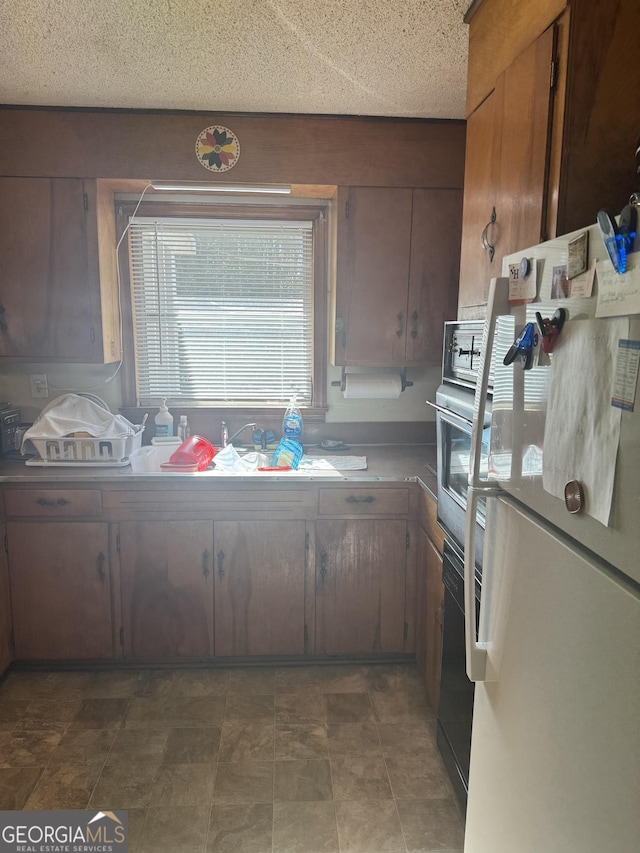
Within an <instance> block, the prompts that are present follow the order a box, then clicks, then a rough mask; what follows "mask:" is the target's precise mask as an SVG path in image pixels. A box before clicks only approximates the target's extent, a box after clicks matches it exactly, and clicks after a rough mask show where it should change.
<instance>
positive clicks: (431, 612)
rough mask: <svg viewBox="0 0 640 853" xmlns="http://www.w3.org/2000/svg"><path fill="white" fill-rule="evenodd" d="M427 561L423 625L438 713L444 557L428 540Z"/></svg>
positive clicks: (431, 689)
mask: <svg viewBox="0 0 640 853" xmlns="http://www.w3.org/2000/svg"><path fill="white" fill-rule="evenodd" d="M425 538H426V537H425ZM424 560H425V563H424V568H425V597H426V604H427V606H426V612H425V625H424V627H425V642H426V655H425V659H424V667H425V670H424V671H425V684H426V687H427V696H428V697H429V701H430V702H431V707H432V708H433V709H434V710H436V708H437V707H438V701H439V698H440V667H441V657H442V613H443V608H444V585H443V583H442V555H441V554H440V553H439V552H438V550H437V549H436V547H435V545H434V544H433V542H432V541H431V540H430V539H429V538H426V542H425V543H424Z"/></svg>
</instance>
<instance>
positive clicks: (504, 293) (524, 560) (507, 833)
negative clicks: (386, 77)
mask: <svg viewBox="0 0 640 853" xmlns="http://www.w3.org/2000/svg"><path fill="white" fill-rule="evenodd" d="M586 230H587V231H588V232H589V233H588V238H589V264H590V265H591V263H592V261H593V260H596V259H597V260H598V261H599V262H602V263H601V265H600V266H599V269H598V273H599V274H598V276H597V277H596V284H595V285H594V288H593V295H591V296H586V295H583V296H581V297H580V298H574V297H573V296H570V297H569V298H566V299H565V298H563V299H556V298H554V299H551V298H550V297H551V292H552V288H554V296H556V295H557V293H558V290H557V288H556V287H555V285H554V279H556V280H557V279H558V272H557V268H558V267H561V266H562V264H563V263H564V264H566V263H567V247H568V243H569V242H570V240H571V239H573V238H574V237H576V236H578V235H579V234H580V233H581V232H576V234H575V235H568V237H565V238H558V239H556V240H554V241H550V242H549V243H546V244H541V245H540V246H537V247H534V248H532V249H529V250H526V251H524V252H519V253H517V254H516V255H512V256H510V257H507V258H505V260H504V263H503V276H505V277H504V278H501V279H496V280H494V281H492V283H491V293H490V305H489V319H488V321H487V323H486V325H485V346H484V347H483V349H484V350H485V354H484V359H483V361H484V363H483V364H482V365H481V375H480V380H479V383H478V387H477V390H476V399H475V413H474V416H475V421H476V423H478V424H482V423H483V416H484V401H485V399H486V395H487V383H488V378H487V377H488V372H489V370H488V369H489V366H490V365H491V366H492V369H493V373H494V388H493V406H492V430H491V452H490V464H489V471H490V473H489V477H490V479H489V480H486V479H481V478H480V444H481V441H482V429H481V428H475V425H474V434H473V438H472V442H473V448H472V456H471V462H470V474H469V484H470V488H469V495H468V502H467V525H466V541H465V555H466V557H465V562H466V565H465V573H466V591H467V592H468V596H467V597H468V598H469V599H470V600H468V601H467V602H466V614H465V628H466V651H467V672H468V675H469V677H470V679H471V680H472V681H474V682H475V684H476V687H475V704H474V714H473V731H472V739H471V765H470V774H469V792H468V805H467V819H466V832H465V847H464V850H465V853H603V851H611V853H638V851H640V391H639V392H638V399H636V400H635V402H634V403H630V399H631V398H632V397H633V395H634V393H635V390H636V388H637V374H636V369H637V347H638V346H640V344H638V343H637V342H639V341H640V316H638V314H637V313H634V315H624V314H621V315H620V316H614V317H598V316H597V315H599V314H610V313H612V312H616V311H617V312H621V311H623V310H629V311H634V312H637V311H638V310H640V309H639V308H636V307H635V306H636V304H637V303H636V301H635V300H636V299H637V294H636V296H634V284H633V282H634V280H635V277H637V275H638V273H640V270H639V271H638V272H631V273H629V274H627V275H626V276H625V277H624V280H623V279H618V280H616V279H615V273H614V272H613V267H611V268H610V269H608V268H607V265H608V263H609V262H608V261H605V260H604V259H606V257H607V255H606V252H605V251H604V247H603V244H602V240H601V238H600V234H599V232H598V231H597V229H596V228H590V229H586ZM523 257H526V258H527V259H528V260H529V262H530V266H531V269H532V271H533V274H534V275H535V276H536V280H535V290H536V292H537V295H538V299H537V301H534V302H531V303H529V304H517V305H513V304H510V303H509V302H508V295H509V279H508V274H509V268H510V265H511V266H512V268H513V270H515V265H518V264H519V262H520V261H521V259H522V258H523ZM631 259H632V260H635V258H634V256H631ZM525 266H526V265H525ZM554 268H556V269H555V270H554ZM513 277H514V279H515V272H514V273H513ZM511 286H512V288H513V290H512V297H513V296H514V295H517V292H516V290H515V288H517V286H518V285H517V283H516V282H515V280H514V281H513V282H512V285H511ZM529 286H530V287H534V285H533V283H529ZM580 287H582V293H583V294H584V293H588V288H589V282H588V277H587V279H585V280H582V281H581V282H580ZM598 288H600V289H601V294H600V296H599V297H598V298H596V294H597V292H598ZM607 288H610V289H611V290H610V292H611V293H612V294H613V295H612V296H611V297H610V298H604V295H605V291H606V289H607ZM576 289H577V287H576ZM639 290H640V288H639ZM558 307H563V308H565V309H566V311H567V315H568V319H567V321H566V322H565V325H564V327H563V329H562V331H561V332H560V334H559V336H558V338H557V341H556V342H555V347H554V349H553V352H552V353H550V354H545V353H543V352H541V351H540V347H539V346H538V351H537V355H536V357H535V358H534V364H533V367H532V368H531V369H528V370H524V369H523V367H522V365H521V364H520V360H519V359H516V362H515V363H512V364H510V365H504V364H503V359H504V356H505V354H506V353H507V350H508V348H509V346H510V345H511V344H512V343H513V341H514V338H515V335H516V333H517V332H519V330H520V329H521V327H522V326H523V325H524V323H525V322H527V321H534V322H535V312H536V311H538V312H539V313H540V314H541V316H542V318H544V319H548V318H551V317H552V316H553V313H554V311H555V310H556V309H557V308H558ZM631 405H633V409H634V410H633V411H632V410H631ZM569 481H577V483H579V486H577V485H576V484H575V483H573V484H572V485H571V486H570V487H569V492H570V493H571V494H570V495H569V498H568V501H569V506H570V507H571V508H572V509H575V508H576V501H577V505H578V508H579V509H581V511H579V512H577V513H570V512H569V511H568V509H567V506H566V504H565V500H564V495H563V493H562V485H563V483H567V482H569ZM576 495H577V497H576ZM481 497H482V498H484V499H486V501H487V520H486V529H485V551H484V560H483V578H482V600H481V608H480V617H479V625H476V615H475V614H476V609H475V604H474V601H473V589H474V584H473V581H472V580H471V578H472V576H473V575H472V573H473V571H474V565H473V562H474V561H473V557H472V555H473V553H474V543H473V537H474V535H475V517H476V507H477V501H478V499H479V498H481ZM572 498H573V503H572Z"/></svg>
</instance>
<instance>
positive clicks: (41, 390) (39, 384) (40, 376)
mask: <svg viewBox="0 0 640 853" xmlns="http://www.w3.org/2000/svg"><path fill="white" fill-rule="evenodd" d="M29 381H30V382H31V396H32V397H48V396H49V386H48V385H47V374H46V373H31V374H29Z"/></svg>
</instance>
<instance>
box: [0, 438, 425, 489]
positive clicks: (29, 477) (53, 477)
mask: <svg viewBox="0 0 640 853" xmlns="http://www.w3.org/2000/svg"><path fill="white" fill-rule="evenodd" d="M306 452H307V453H308V455H310V456H319V457H322V456H323V453H322V450H321V448H320V447H309V448H307V449H306ZM324 455H325V456H326V455H328V454H326V453H325V454H324ZM332 455H338V454H337V453H334V454H332ZM345 455H349V456H366V457H367V468H366V470H364V471H326V472H325V471H322V472H321V471H283V472H281V473H279V472H267V471H256V472H255V473H249V474H227V473H224V472H220V471H216V470H215V469H212V470H208V471H202V472H198V473H189V474H175V473H171V474H167V473H164V472H162V473H145V474H134V473H133V472H132V470H131V468H130V467H129V466H126V467H122V468H109V467H105V468H97V467H87V468H81V467H78V466H76V467H70V468H66V467H58V466H54V465H51V466H38V467H36V466H33V467H31V466H26V465H25V464H24V462H23V461H22V460H17V459H6V458H4V459H1V460H0V483H22V484H25V483H72V482H73V483H87V482H94V483H104V484H107V483H123V482H132V483H134V482H135V483H140V482H153V483H156V484H159V483H160V482H161V481H163V482H166V483H167V484H169V483H175V482H181V483H184V482H185V481H188V480H190V481H197V482H199V483H202V482H203V481H210V482H211V484H213V483H214V482H216V481H219V480H224V481H229V480H238V479H242V480H243V481H251V482H255V483H258V482H260V481H268V482H269V483H270V484H273V483H274V482H277V483H282V482H284V481H292V480H295V481H298V482H300V481H302V482H308V481H314V482H317V481H323V482H334V483H335V482H336V481H344V480H348V481H350V482H371V481H380V482H418V483H419V484H420V485H421V486H422V487H423V488H426V489H427V490H429V491H430V492H432V493H433V494H435V474H436V447H435V445H434V444H400V445H379V444H378V445H351V447H350V449H349V451H347V452H346V453H345Z"/></svg>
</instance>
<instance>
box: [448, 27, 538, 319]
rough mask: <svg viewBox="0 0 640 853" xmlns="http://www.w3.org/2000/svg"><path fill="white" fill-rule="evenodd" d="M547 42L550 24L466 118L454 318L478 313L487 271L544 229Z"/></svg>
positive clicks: (496, 270) (498, 268) (496, 269)
mask: <svg viewBox="0 0 640 853" xmlns="http://www.w3.org/2000/svg"><path fill="white" fill-rule="evenodd" d="M554 43H555V29H554V27H550V28H549V29H548V30H546V31H545V32H544V33H542V35H541V36H539V38H537V39H536V40H535V41H534V42H533V43H532V44H531V45H530V46H529V47H528V48H527V49H526V50H524V51H523V52H522V53H521V54H520V56H518V58H517V59H516V60H514V62H513V63H512V64H511V65H510V66H509V67H508V68H507V69H506V70H505V71H504V72H503V73H502V74H501V75H500V77H499V78H498V80H497V81H496V87H495V91H494V92H493V94H492V95H490V96H489V97H488V98H487V99H486V100H485V101H484V102H483V103H482V104H481V105H480V106H479V107H478V109H477V110H476V111H475V112H474V113H473V114H472V115H471V116H469V119H468V121H467V153H466V161H465V190H464V208H463V225H462V254H461V262H460V295H459V299H458V316H459V317H461V318H467V319H470V318H472V317H482V316H484V311H483V309H482V307H478V306H482V305H484V304H485V303H486V300H487V293H488V288H489V281H490V279H491V278H492V277H495V276H498V275H501V272H502V258H503V257H504V256H505V255H508V254H510V253H511V252H515V251H517V250H518V249H523V248H526V247H527V246H533V245H535V244H536V243H538V242H540V240H541V239H542V238H543V236H544V225H545V223H544V217H545V211H546V173H547V163H548V159H549V129H550V118H551V104H552V90H551V66H552V59H553V54H554ZM493 212H495V221H494V222H493V223H492V222H491V218H492V213H493ZM487 226H488V227H487ZM485 228H486V230H485ZM483 231H484V234H485V236H486V243H487V244H490V245H491V246H493V247H494V255H493V260H491V253H490V252H489V250H488V248H487V247H486V244H485V245H483V241H482V236H483ZM471 306H475V307H476V310H475V311H474V310H472V308H471ZM465 309H466V310H465Z"/></svg>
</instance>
